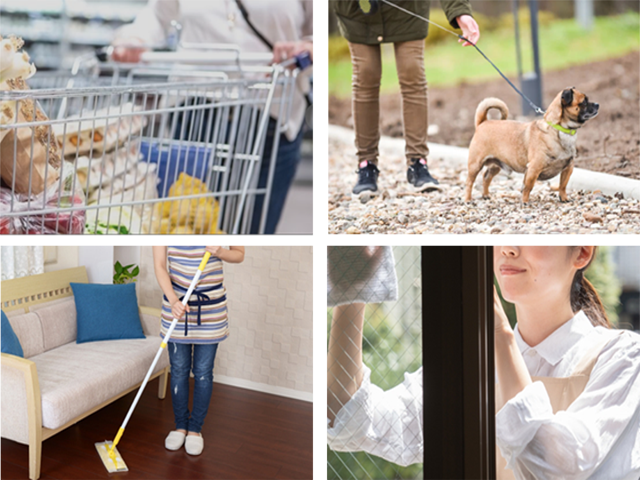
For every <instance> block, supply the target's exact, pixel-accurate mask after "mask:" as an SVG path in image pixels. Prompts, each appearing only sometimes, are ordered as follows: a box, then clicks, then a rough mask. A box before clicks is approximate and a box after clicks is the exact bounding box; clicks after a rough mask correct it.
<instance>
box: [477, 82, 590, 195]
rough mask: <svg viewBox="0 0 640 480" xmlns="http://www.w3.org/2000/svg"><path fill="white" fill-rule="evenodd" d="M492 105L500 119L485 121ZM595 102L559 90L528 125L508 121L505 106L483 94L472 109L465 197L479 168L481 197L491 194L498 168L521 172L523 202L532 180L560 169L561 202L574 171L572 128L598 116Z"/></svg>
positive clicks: (547, 177) (572, 90)
mask: <svg viewBox="0 0 640 480" xmlns="http://www.w3.org/2000/svg"><path fill="white" fill-rule="evenodd" d="M491 108H496V109H498V110H499V111H500V113H501V115H502V119H501V120H487V112H488V111H489V110H490V109H491ZM598 108H599V105H598V104H597V103H590V102H589V100H588V98H587V96H586V95H585V94H583V93H580V92H579V91H578V90H576V89H575V88H573V87H571V88H567V89H565V90H563V91H562V92H560V93H558V95H557V96H556V98H555V99H554V100H553V102H551V105H549V108H548V109H547V112H546V113H545V115H544V118H542V119H538V120H534V121H533V122H530V123H521V122H516V121H513V120H506V119H507V117H508V116H509V110H508V109H507V105H506V104H505V103H504V102H503V101H502V100H499V99H497V98H485V99H484V100H483V101H482V102H480V105H478V108H477V110H476V133H475V134H474V136H473V138H472V139H471V145H469V176H468V177H467V184H466V191H465V201H467V202H468V201H469V200H471V191H472V189H473V182H474V181H475V179H476V176H477V175H478V173H480V170H482V168H483V167H485V166H486V167H487V169H486V170H485V172H484V179H483V182H482V186H483V193H482V194H483V196H485V197H486V196H488V195H489V185H490V184H491V180H493V177H495V176H496V175H497V174H498V173H499V172H500V169H501V168H504V169H505V170H509V171H510V170H514V171H516V172H519V173H524V186H523V191H522V201H523V202H525V203H526V202H528V201H529V194H530V193H531V189H533V185H534V184H535V182H536V180H538V179H540V180H548V179H549V178H552V177H555V176H556V175H558V174H559V173H560V188H559V192H558V193H559V195H560V200H561V201H563V202H565V201H567V183H569V177H570V176H571V172H573V159H574V157H575V155H576V136H575V135H576V130H577V129H578V128H580V127H581V126H582V125H583V124H584V123H585V122H586V121H587V120H589V119H590V118H593V117H595V116H596V115H597V114H598Z"/></svg>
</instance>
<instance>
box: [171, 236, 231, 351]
mask: <svg viewBox="0 0 640 480" xmlns="http://www.w3.org/2000/svg"><path fill="white" fill-rule="evenodd" d="M204 254H205V247H167V264H168V272H169V277H170V278H171V283H172V285H173V289H174V291H175V293H176V295H178V298H180V299H182V298H183V297H184V295H185V294H186V293H187V290H188V289H189V285H190V284H191V280H192V279H193V277H194V275H195V273H196V270H198V266H199V265H200V262H201V261H202V257H203V256H204ZM189 307H190V309H189V311H188V312H187V313H186V317H187V321H186V322H185V319H184V317H183V318H182V319H180V320H179V321H178V324H177V325H176V328H175V330H174V331H173V333H172V334H171V339H170V341H171V342H177V343H199V344H207V343H218V342H221V341H222V340H224V339H225V338H227V337H228V336H229V324H228V321H227V295H226V289H225V287H224V283H223V271H222V260H220V259H219V258H218V257H214V256H213V255H212V256H211V257H210V258H209V262H208V263H207V264H206V266H205V268H204V270H203V272H202V275H201V276H200V281H199V282H198V286H197V287H196V289H195V290H194V291H193V294H192V295H191V298H190V299H189ZM172 321H173V314H172V313H171V305H170V304H169V301H168V300H167V297H166V296H165V297H164V298H163V302H162V320H161V326H160V336H161V337H162V338H164V337H165V336H166V333H167V331H168V330H169V326H170V325H171V322H172Z"/></svg>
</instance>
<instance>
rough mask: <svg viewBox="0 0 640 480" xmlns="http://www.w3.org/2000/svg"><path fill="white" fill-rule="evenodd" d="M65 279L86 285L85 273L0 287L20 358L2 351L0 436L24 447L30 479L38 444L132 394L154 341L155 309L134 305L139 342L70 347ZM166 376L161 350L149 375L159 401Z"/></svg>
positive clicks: (72, 321)
mask: <svg viewBox="0 0 640 480" xmlns="http://www.w3.org/2000/svg"><path fill="white" fill-rule="evenodd" d="M69 282H78V283H87V282H88V280H87V273H86V270H85V268H84V267H78V268H73V269H67V270H60V271H57V272H50V273H44V274H42V275H34V276H31V277H24V278H19V279H15V280H7V281H4V282H2V299H1V301H2V310H4V312H5V313H6V314H7V317H8V318H9V322H10V323H11V326H12V327H13V329H14V331H15V333H16V335H17V336H18V339H19V340H20V343H21V345H22V349H23V350H24V358H20V357H16V356H14V355H7V354H4V353H3V354H2V363H1V365H2V377H1V378H2V420H1V423H2V437H3V438H8V439H10V440H13V441H16V442H18V443H22V444H28V445H29V478H31V479H32V480H36V479H37V478H38V477H39V476H40V459H41V452H42V441H43V440H46V439H47V438H49V437H51V436H53V435H55V434H56V433H58V432H60V431H62V430H64V429H65V428H67V427H69V426H71V425H73V424H75V423H77V422H78V421H80V420H82V419H83V418H85V417H87V416H88V415H91V414H92V413H94V412H96V411H97V410H99V409H101V408H102V407H104V406H105V405H108V404H109V403H111V402H113V401H115V400H117V399H118V398H120V397H122V396H123V395H126V394H127V393H129V392H131V391H133V390H135V389H137V388H138V387H139V386H140V384H141V383H142V380H143V379H144V376H145V374H146V372H147V370H148V369H149V367H150V366H151V362H152V361H153V357H154V355H155V354H156V352H157V351H158V348H159V347H160V342H161V339H160V337H159V331H160V321H159V318H160V310H158V309H153V308H148V307H140V319H141V321H142V327H143V330H144V333H145V335H146V338H145V339H133V340H110V341H103V342H90V343H82V344H76V343H75V341H76V310H75V302H74V299H73V292H72V291H71V287H70V286H69ZM168 372H169V359H168V355H167V352H166V351H164V352H163V354H162V356H161V357H160V360H159V361H158V364H157V366H156V368H155V370H154V372H153V374H152V376H151V378H152V379H153V378H156V377H158V376H160V386H159V389H158V397H159V398H164V396H165V393H166V387H167V378H168ZM113 433H114V436H115V434H116V432H113ZM103 440H104V438H96V442H98V441H103Z"/></svg>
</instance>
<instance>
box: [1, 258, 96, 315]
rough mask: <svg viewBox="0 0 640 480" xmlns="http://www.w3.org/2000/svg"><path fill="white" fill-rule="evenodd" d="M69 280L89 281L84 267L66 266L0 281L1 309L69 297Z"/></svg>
mask: <svg viewBox="0 0 640 480" xmlns="http://www.w3.org/2000/svg"><path fill="white" fill-rule="evenodd" d="M70 282H74V283H89V278H88V277H87V270H86V268H85V267H76V268H67V269H65V270H58V271H55V272H48V273H42V274H40V275H32V276H29V277H22V278H14V279H13V280H5V281H3V282H2V284H1V287H2V297H1V299H0V300H1V302H2V310H4V311H5V312H10V311H11V310H18V309H24V311H25V312H28V311H29V309H30V308H31V307H32V306H34V305H38V304H40V303H45V302H50V301H52V300H57V299H59V298H65V297H71V296H72V295H73V291H72V290H71V287H70V286H69V283H70Z"/></svg>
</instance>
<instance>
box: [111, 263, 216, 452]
mask: <svg viewBox="0 0 640 480" xmlns="http://www.w3.org/2000/svg"><path fill="white" fill-rule="evenodd" d="M209 257H211V254H210V253H209V252H205V254H204V257H202V261H201V262H200V266H199V267H198V270H196V273H195V275H194V276H193V280H191V285H189V289H188V290H187V293H186V294H185V296H184V298H183V299H182V304H183V305H184V306H185V307H186V306H187V303H188V302H189V298H191V294H192V293H193V291H194V290H195V288H196V285H198V281H199V280H200V276H201V275H202V272H203V271H204V267H205V266H206V265H207V263H208V262H209ZM178 320H179V318H175V317H174V319H173V321H172V322H171V325H170V326H169V330H167V334H166V335H165V337H164V340H163V341H162V343H161V344H160V348H159V349H158V353H156V356H155V358H154V359H153V363H151V367H149V371H148V372H147V375H146V376H145V377H144V380H143V381H142V385H140V388H139V389H138V394H137V395H136V398H135V399H134V400H133V403H132V404H131V407H130V408H129V411H128V412H127V416H126V417H125V419H124V422H122V426H121V427H120V429H119V430H118V433H117V435H116V438H115V439H114V440H113V443H112V444H111V448H110V449H109V456H110V457H111V458H112V460H113V463H114V464H115V463H116V461H115V459H114V457H115V452H114V450H115V448H116V445H118V442H119V441H120V438H122V434H123V433H124V429H125V428H126V427H127V423H129V419H130V418H131V415H132V414H133V411H134V410H135V408H136V405H138V400H140V397H141V396H142V392H143V391H144V387H146V386H147V382H148V381H149V377H150V376H151V373H152V372H153V369H154V368H155V367H156V364H157V363H158V360H159V359H160V355H162V351H163V350H164V349H165V348H167V342H168V341H169V339H170V338H171V334H172V333H173V330H174V329H175V328H176V325H177V324H178Z"/></svg>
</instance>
